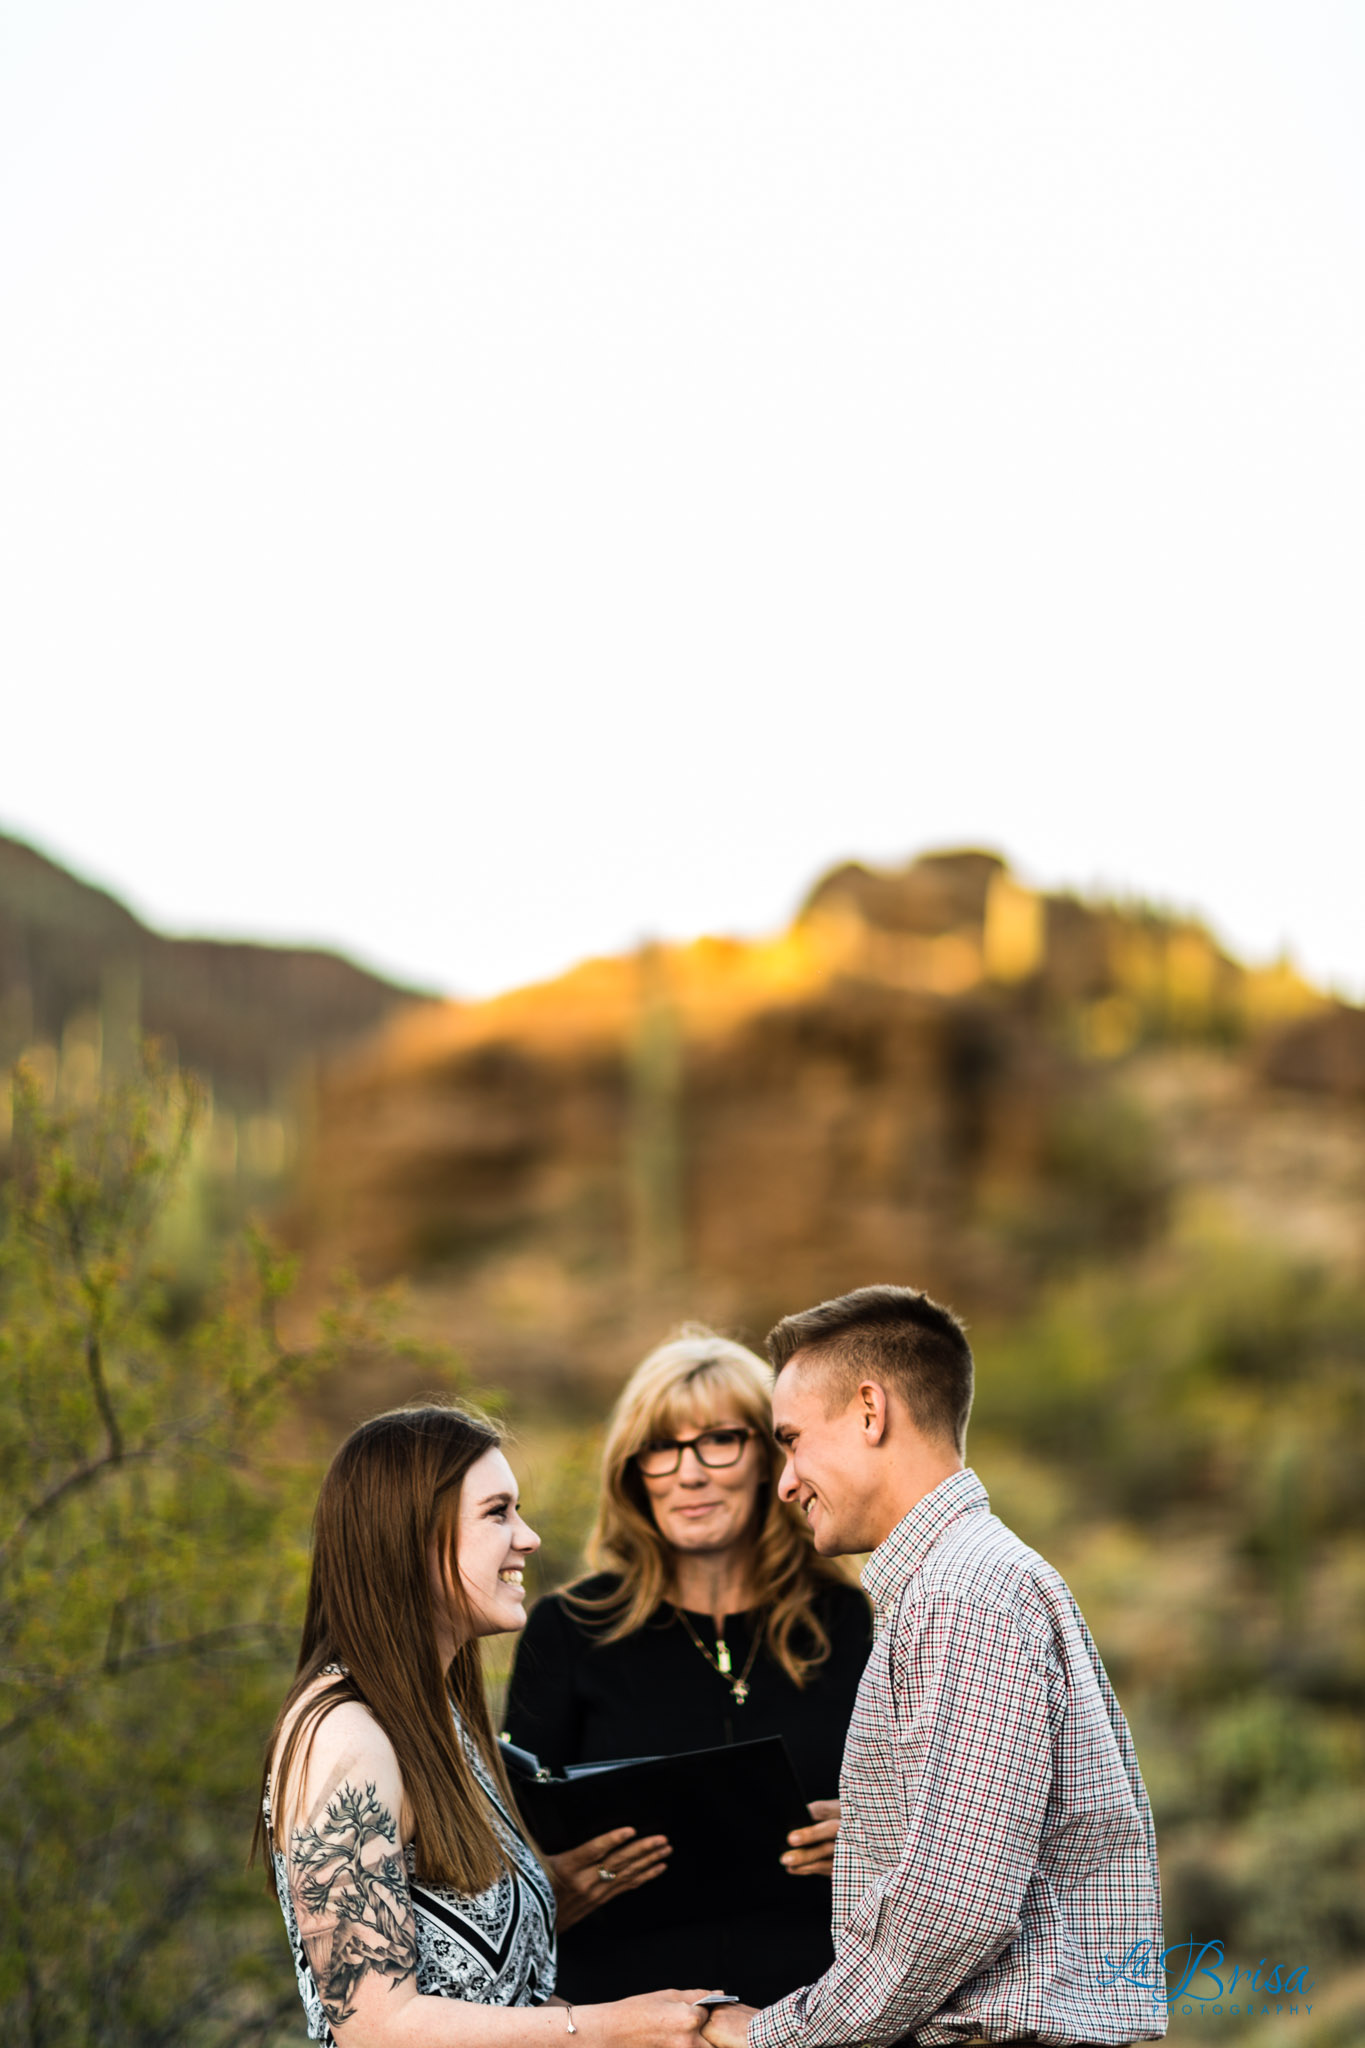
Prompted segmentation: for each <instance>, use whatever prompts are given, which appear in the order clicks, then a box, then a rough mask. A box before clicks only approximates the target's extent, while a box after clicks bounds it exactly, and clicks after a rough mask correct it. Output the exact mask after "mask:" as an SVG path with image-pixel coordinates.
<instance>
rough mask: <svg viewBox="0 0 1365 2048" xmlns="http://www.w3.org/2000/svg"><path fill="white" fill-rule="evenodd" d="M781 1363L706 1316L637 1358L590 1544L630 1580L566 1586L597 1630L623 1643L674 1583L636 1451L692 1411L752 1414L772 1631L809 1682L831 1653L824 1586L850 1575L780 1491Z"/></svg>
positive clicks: (594, 1557)
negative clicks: (769, 1361)
mask: <svg viewBox="0 0 1365 2048" xmlns="http://www.w3.org/2000/svg"><path fill="white" fill-rule="evenodd" d="M771 1395H772V1373H771V1372H770V1371H769V1369H768V1367H767V1366H766V1365H765V1364H764V1363H763V1360H762V1359H761V1358H757V1357H755V1355H754V1353H753V1352H752V1351H748V1350H746V1349H745V1347H744V1346H743V1345H742V1344H736V1343H735V1342H734V1341H733V1339H731V1338H729V1337H720V1336H717V1334H716V1333H715V1331H714V1330H708V1329H707V1328H706V1327H705V1325H704V1324H701V1323H684V1325H683V1327H682V1329H681V1331H680V1332H679V1334H678V1335H677V1336H676V1337H672V1338H670V1339H669V1340H668V1342H667V1343H664V1344H660V1345H658V1346H657V1348H656V1349H655V1350H653V1351H651V1352H650V1354H649V1356H648V1358H646V1359H644V1360H642V1361H641V1363H640V1364H639V1365H637V1366H636V1368H635V1370H634V1372H633V1373H632V1374H631V1376H630V1378H629V1379H628V1380H627V1381H626V1384H625V1386H624V1387H623V1388H622V1389H621V1393H620V1396H619V1397H618V1399H617V1402H616V1406H615V1408H614V1409H613V1410H612V1414H611V1420H610V1422H609V1423H608V1425H607V1441H606V1445H605V1448H604V1450H603V1453H602V1486H601V1491H600V1493H599V1496H598V1505H597V1520H596V1523H595V1525H594V1527H593V1532H592V1535H591V1536H590V1537H589V1539H588V1544H587V1560H588V1563H589V1565H590V1566H592V1568H593V1569H594V1570H595V1571H604V1572H612V1573H614V1574H616V1575H618V1576H619V1578H620V1580H621V1584H620V1586H619V1588H614V1589H613V1590H612V1591H611V1592H609V1593H606V1594H601V1595H585V1594H584V1593H583V1591H582V1590H581V1586H582V1582H581V1581H578V1582H576V1583H575V1584H573V1585H571V1586H568V1587H566V1588H565V1590H564V1594H563V1597H564V1599H565V1600H566V1601H567V1602H568V1603H569V1605H570V1606H571V1607H572V1608H573V1609H574V1610H575V1611H576V1612H577V1613H578V1614H580V1615H581V1616H582V1617H583V1618H584V1619H585V1620H594V1621H600V1622H602V1623H604V1624H605V1625H604V1626H603V1628H602V1629H601V1632H600V1635H599V1640H600V1641H602V1642H607V1643H615V1642H619V1641H620V1640H621V1638H622V1637H623V1636H628V1635H633V1634H634V1632H635V1630H636V1629H638V1628H642V1627H643V1626H644V1624H645V1623H646V1622H647V1621H648V1620H649V1617H650V1616H651V1615H652V1614H653V1613H654V1611H655V1609H656V1608H657V1607H658V1606H659V1605H660V1603H661V1602H663V1601H666V1600H667V1599H668V1598H669V1588H670V1585H671V1583H672V1577H673V1572H672V1561H671V1556H670V1546H669V1545H668V1544H667V1543H666V1542H665V1540H664V1538H663V1536H662V1535H661V1534H660V1531H659V1526H658V1524H657V1523H656V1521H655V1519H654V1515H653V1511H652V1510H651V1508H650V1504H649V1494H648V1492H647V1490H646V1487H645V1483H644V1480H643V1479H642V1478H641V1476H640V1473H639V1471H638V1470H637V1468H636V1465H635V1454H636V1452H637V1451H641V1450H643V1449H644V1447H645V1445H646V1444H648V1443H652V1442H654V1441H655V1440H656V1439H657V1438H659V1437H669V1436H673V1435H675V1434H676V1433H677V1431H678V1429H679V1427H680V1426H686V1425H688V1424H691V1423H693V1422H696V1423H700V1424H703V1425H705V1424H707V1423H714V1422H729V1421H732V1420H733V1421H741V1422H746V1423H748V1424H749V1426H750V1427H751V1428H752V1430H753V1432H754V1438H753V1440H754V1442H755V1443H756V1445H757V1447H758V1455H759V1458H760V1460H761V1461H762V1465H763V1475H762V1478H761V1480H760V1483H759V1493H758V1515H757V1526H756V1528H755V1530H754V1535H753V1556H752V1559H751V1562H750V1583H751V1586H752V1589H753V1592H754V1595H755V1602H756V1604H757V1605H758V1606H759V1607H761V1608H762V1609H764V1610H765V1612H766V1616H767V1619H766V1622H765V1624H764V1633H765V1637H766V1641H767V1646H768V1650H769V1652H770V1654H771V1655H772V1656H774V1657H775V1658H776V1659H777V1661H778V1663H779V1664H780V1665H781V1666H782V1669H783V1670H784V1671H785V1672H786V1674H787V1676H788V1677H789V1678H790V1679H791V1681H792V1683H793V1684H794V1685H796V1686H804V1684H805V1682H806V1680H807V1678H808V1677H809V1676H810V1674H811V1672H812V1671H814V1670H815V1669H816V1668H817V1666H819V1665H821V1664H823V1663H824V1661H825V1659H826V1658H827V1657H828V1656H829V1652H830V1641H829V1634H828V1632H827V1630H826V1629H825V1626H824V1624H823V1623H822V1621H821V1620H820V1616H819V1614H818V1612H817V1611H816V1605H815V1602H816V1598H817V1596H818V1595H819V1593H820V1592H821V1591H822V1590H823V1588H824V1587H826V1586H829V1585H846V1584H847V1583H848V1582H847V1580H846V1579H845V1577H844V1574H843V1572H842V1571H841V1570H840V1569H839V1567H838V1566H837V1565H835V1564H833V1563H832V1562H831V1561H830V1560H829V1559H827V1558H823V1557H821V1556H820V1555H819V1554H818V1552H817V1551H816V1550H815V1548H814V1545H813V1544H812V1542H811V1539H810V1532H809V1530H808V1529H807V1527H806V1524H805V1521H804V1519H803V1517H802V1516H801V1515H800V1514H799V1513H798V1512H797V1510H796V1509H795V1508H794V1507H791V1506H789V1505H788V1504H787V1503H786V1502H785V1501H781V1500H779V1499H778V1497H777V1482H778V1478H779V1475H780V1474H781V1471H782V1465H783V1462H784V1461H783V1454H782V1452H781V1450H780V1449H779V1447H778V1444H777V1441H776V1439H775V1437H774V1436H773V1433H772V1410H771Z"/></svg>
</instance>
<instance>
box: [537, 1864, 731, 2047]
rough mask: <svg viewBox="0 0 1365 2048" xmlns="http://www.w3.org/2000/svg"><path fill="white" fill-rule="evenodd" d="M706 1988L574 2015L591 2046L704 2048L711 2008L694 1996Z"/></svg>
mask: <svg viewBox="0 0 1365 2048" xmlns="http://www.w3.org/2000/svg"><path fill="white" fill-rule="evenodd" d="M606 1839H608V1838H607V1837H606V1836H604V1837H603V1840H604V1841H605V1840H606ZM585 1846H586V1845H585ZM706 1989H707V1987H706V1986H705V1985H704V1984H702V1985H694V1987H693V1988H692V1990H691V1991H647V1992H645V1993H643V1995H642V1996H641V1997H639V1998H618V1999H616V2000H615V2002H614V2003H613V2004H611V2005H577V2006H575V2007H574V2017H575V2018H576V2020H577V2021H578V2027H579V2031H580V2032H581V2033H582V2035H583V2037H584V2040H585V2042H586V2043H587V2044H588V2048H597V2044H598V2043H599V2042H600V2043H603V2044H605V2048H703V2043H702V2032H701V2030H702V2028H703V2027H704V2026H705V2025H706V2022H707V2020H708V2019H709V2018H710V2016H711V2009H710V2007H709V2006H705V2005H697V2004H696V2003H695V2000H697V1999H698V1998H705V1996H706ZM711 1989H712V1990H714V1989H715V1986H714V1985H712V1986H711ZM730 2009H731V2008H730V2007H728V2006H726V2007H724V2008H723V2010H725V2011H727V2012H728V2011H729V2010H730Z"/></svg>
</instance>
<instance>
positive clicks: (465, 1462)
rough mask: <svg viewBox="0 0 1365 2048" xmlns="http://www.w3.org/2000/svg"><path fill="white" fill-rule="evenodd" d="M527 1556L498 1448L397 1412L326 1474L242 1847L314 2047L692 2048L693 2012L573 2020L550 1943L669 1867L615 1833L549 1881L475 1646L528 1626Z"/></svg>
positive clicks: (485, 1428) (592, 2010) (649, 1999)
mask: <svg viewBox="0 0 1365 2048" xmlns="http://www.w3.org/2000/svg"><path fill="white" fill-rule="evenodd" d="M539 1545H540V1538H539V1537H538V1536H537V1535H536V1533H535V1531H534V1530H533V1529H530V1528H528V1527H527V1525H526V1523H525V1522H524V1521H523V1520H522V1519H521V1513H520V1509H519V1505H518V1499H517V1484H516V1480H515V1478H514V1477H513V1474H512V1470H511V1467H510V1466H509V1464H508V1462H507V1459H506V1458H505V1456H504V1455H503V1452H502V1448H501V1443H500V1439H499V1437H498V1434H497V1431H496V1430H495V1429H494V1428H493V1427H492V1425H491V1424H489V1423H488V1422H486V1421H485V1420H484V1419H483V1418H482V1417H479V1416H475V1415H471V1414H468V1413H466V1412H465V1411H463V1410H461V1409H457V1408H448V1407H435V1406H431V1407H417V1408H407V1409H398V1410H395V1411H394V1412H393V1413H391V1414H388V1415H379V1416H376V1417H375V1418H374V1419H373V1420H372V1421H370V1422H366V1423H364V1424H362V1426H361V1427H360V1428H359V1429H357V1430H356V1431H355V1432H354V1434H353V1435H352V1436H351V1437H349V1438H348V1439H347V1441H346V1442H345V1443H344V1444H343V1445H342V1447H341V1449H340V1450H339V1451H338V1452H337V1454H336V1457H335V1458H334V1459H333V1461H332V1464H331V1467H330V1469H329V1471H328V1473H327V1476H326V1478H325V1479H324V1481H323V1485H322V1491H321V1494H320V1495H319V1498H318V1505H317V1513H316V1517H315V1521H314V1540H313V1564H312V1574H311V1579H310V1583H309V1589H308V1605H307V1612H306V1615H305V1618H304V1625H303V1641H302V1644H301V1646H300V1650H299V1662H298V1670H297V1674H296V1676H295V1679H294V1683H293V1685H292V1686H291V1687H290V1689H289V1693H288V1695H287V1697H286V1699H285V1701H284V1704H283V1706H282V1707H281V1709H280V1713H279V1717H278V1719H277V1721H276V1724H275V1728H274V1730H273V1732H272V1734H271V1738H270V1742H269V1745H268V1749H267V1761H266V1769H265V1777H264V1783H263V1787H262V1802H261V1817H260V1821H259V1823H258V1827H257V1844H258V1846H260V1845H262V1844H263V1845H264V1846H265V1848H266V1849H267V1850H268V1867H267V1876H268V1880H269V1882H270V1885H271V1889H272V1890H273V1891H274V1893H275V1895H276V1897H277V1898H278V1899H279V1902H280V1907H281V1909H282V1911H283V1914H284V1921H285V1926H286V1928H287V1930H288V1934H289V1940H290V1946H291V1948H292V1950H293V1955H294V1965H295V1970H296V1973H297V1976H298V1983H299V1992H300V1995H301V1997H302V1999H303V2004H304V2010H305V2012H306V2014H307V2020H308V2033H309V2036H310V2038H311V2039H313V2040H315V2041H321V2042H323V2043H329V2044H332V2048H438V2044H439V2048H545V2044H548V2043H550V2042H552V2041H554V2042H557V2041H558V2040H559V2039H560V2037H561V2036H564V2035H566V2034H575V2033H576V2034H579V2035H581V2037H582V2048H598V2044H601V2048H688V2044H691V2043H693V2042H694V2041H695V2040H696V2039H697V2037H698V2036H699V2034H700V2032H701V2029H702V2027H703V2025H704V2024H705V2021H706V2018H707V2014H706V2011H705V2009H704V2008H703V2007H699V2006H697V2005H695V2004H694V2003H693V2002H692V2001H694V2000H695V1999H697V1998H700V1997H702V1996H703V1995H704V1994H703V1992H702V1991H701V1990H699V1989H694V1990H691V1991H676V1990H670V1991H657V1992H651V1993H648V1994H646V1995H645V1996H642V1997H637V1998H624V1999H619V2000H617V2001H615V2002H614V2003H609V2004H600V2005H579V2006H576V2007H575V2006H572V2005H566V2004H565V2003H564V2002H563V2001H562V2000H560V1999H558V1998H556V1997H555V1995H554V1991H555V1927H556V1921H557V1920H558V1921H559V1922H560V1923H561V1924H565V1925H567V1924H569V1923H570V1922H571V1921H572V1920H574V1919H578V1918H581V1917H583V1915H584V1914H586V1913H587V1912H590V1911H591V1910H592V1909H593V1907H594V1906H595V1905H596V1904H597V1903H599V1902H600V1899H601V1897H602V1895H603V1890H604V1888H603V1886H602V1885H601V1884H600V1882H599V1881H598V1866H599V1865H602V1864H603V1863H605V1862H606V1860H607V1858H608V1857H610V1861H611V1869H612V1871H613V1879H614V1881H613V1885H612V1891H613V1893H616V1892H620V1891H622V1890H626V1889H629V1888H632V1887H633V1886H635V1885H639V1884H643V1883H646V1882H647V1881H648V1879H649V1878H650V1877H652V1876H653V1875H655V1874H656V1873H657V1872H658V1871H659V1870H661V1869H662V1868H663V1859H664V1857H665V1856H666V1854H667V1845H666V1844H665V1843H663V1842H662V1841H661V1840H660V1839H658V1838H657V1837H656V1838H651V1839H649V1840H645V1841H635V1840H633V1839H632V1830H630V1829H628V1828H625V1829H620V1830H617V1831H615V1832H614V1833H612V1834H610V1835H604V1836H601V1837H599V1838H598V1839H597V1840H595V1841H592V1842H585V1843H584V1844H583V1845H582V1846H581V1847H580V1848H578V1849H575V1850H570V1851H568V1852H566V1853H565V1854H564V1855H561V1856H555V1857H549V1858H546V1859H545V1860H544V1862H543V1863H542V1862H541V1860H540V1859H538V1857H537V1856H536V1854H535V1852H534V1850H533V1849H532V1847H531V1846H530V1844H529V1842H528V1841H527V1839H526V1835H525V1832H524V1830H523V1828H522V1826H521V1824H520V1821H519V1818H518V1815H517V1810H516V1805H515V1802H514V1800H513V1798H512V1794H511V1792H510V1790H509V1787H508V1783H507V1778H506V1774H505V1772H504V1770H503V1766H502V1763H501V1760H500V1758H499V1755H498V1748H497V1744H496V1742H495V1741H494V1738H493V1731H492V1728H491V1725H490V1723H489V1718H488V1709H487V1706H486V1704H485V1701H484V1693H483V1679H482V1673H481V1669H480V1658H479V1642H480V1638H481V1637H483V1636H486V1635H496V1634H500V1633H502V1632H504V1631H507V1630H514V1629H520V1628H521V1627H522V1626H523V1624H524V1621H525V1596H524V1594H523V1591H522V1572H523V1569H524V1566H525V1563H526V1560H527V1558H528V1557H530V1556H531V1555H532V1554H533V1553H534V1552H535V1551H536V1550H537V1549H538V1548H539Z"/></svg>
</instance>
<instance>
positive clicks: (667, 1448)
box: [635, 1428, 753, 1479]
mask: <svg viewBox="0 0 1365 2048" xmlns="http://www.w3.org/2000/svg"><path fill="white" fill-rule="evenodd" d="M752 1435H753V1431H752V1430H751V1429H748V1428H744V1429H704V1430H703V1431H702V1432H701V1435H700V1436H671V1437H662V1438H660V1440H659V1441H658V1442H657V1443H652V1444H645V1445H644V1446H643V1447H642V1448H641V1449H640V1450H638V1451H637V1452H636V1453H635V1463H636V1466H637V1467H638V1469H639V1470H640V1471H641V1472H642V1473H643V1474H644V1476H645V1478H646V1479H668V1478H670V1477H671V1476H672V1474H673V1473H674V1472H676V1471H677V1470H678V1468H679V1466H680V1465H681V1464H682V1454H683V1452H684V1451H695V1452H696V1454H697V1458H698V1460H699V1462H700V1463H701V1464H703V1465H705V1467H706V1469H707V1471H708V1472H723V1471H724V1470H725V1467H726V1466H727V1465H737V1464H738V1463H739V1461H740V1459H741V1458H742V1457H743V1456H744V1446H745V1444H747V1443H748V1441H749V1438H750V1437H751V1436H752Z"/></svg>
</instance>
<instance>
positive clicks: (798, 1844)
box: [782, 1799, 839, 1877]
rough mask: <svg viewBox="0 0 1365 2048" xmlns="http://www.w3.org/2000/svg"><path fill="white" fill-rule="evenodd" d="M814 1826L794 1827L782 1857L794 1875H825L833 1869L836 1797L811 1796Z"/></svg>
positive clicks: (837, 1804)
mask: <svg viewBox="0 0 1365 2048" xmlns="http://www.w3.org/2000/svg"><path fill="white" fill-rule="evenodd" d="M810 1814H811V1819H812V1820H813V1821H814V1822H815V1826H814V1827H810V1828H793V1829H792V1831H791V1833H790V1834H789V1835H788V1837H787V1840H788V1842H789V1843H790V1845H791V1846H790V1847H789V1848H788V1850H787V1853H786V1855H785V1856H784V1857H783V1858H782V1861H783V1863H784V1864H785V1865H786V1867H787V1869H788V1870H789V1871H790V1872H791V1874H792V1876H793V1877H828V1876H829V1874H830V1872H831V1871H832V1870H833V1868H834V1838H835V1836H836V1835H837V1834H838V1832H839V1802H838V1800H837V1799H812V1800H811V1802H810Z"/></svg>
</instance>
